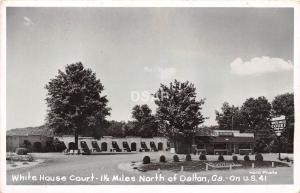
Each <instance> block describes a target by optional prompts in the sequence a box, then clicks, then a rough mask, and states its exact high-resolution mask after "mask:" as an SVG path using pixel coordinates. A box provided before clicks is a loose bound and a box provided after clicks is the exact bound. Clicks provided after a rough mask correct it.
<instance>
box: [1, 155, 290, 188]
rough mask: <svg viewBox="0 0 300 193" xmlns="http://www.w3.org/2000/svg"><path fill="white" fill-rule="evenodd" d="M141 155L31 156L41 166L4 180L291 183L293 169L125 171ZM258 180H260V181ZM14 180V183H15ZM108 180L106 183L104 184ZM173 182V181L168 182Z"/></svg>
mask: <svg viewBox="0 0 300 193" xmlns="http://www.w3.org/2000/svg"><path fill="white" fill-rule="evenodd" d="M147 154H148V153H147ZM161 154H162V153H150V156H151V158H152V159H156V160H158V158H159V156H160V155H161ZM164 154H165V155H166V156H167V159H171V157H172V155H170V154H166V153H164ZM144 155H145V154H144V153H137V154H130V155H129V154H124V155H119V154H116V155H63V154H60V153H41V154H33V156H34V157H36V158H38V159H44V160H45V162H43V163H41V164H38V165H36V166H32V167H27V168H19V169H13V170H8V171H7V178H6V179H7V184H8V185H19V184H20V185H29V184H30V185H41V184H48V185H49V184H53V185H67V184H72V185H77V184H78V185H79V184H80V185H99V184H102V185H105V184H107V185H111V184H123V185H124V184H203V185H209V184H291V183H293V167H282V168H274V169H273V168H271V169H260V170H255V169H254V170H243V169H238V170H231V171H228V170H227V171H205V172H198V173H193V172H184V171H183V172H178V173H174V172H170V171H160V172H159V173H158V172H157V171H149V172H139V171H137V170H133V169H131V168H130V167H129V166H130V163H131V161H141V160H142V158H143V156H144ZM182 157H183V156H182ZM194 159H196V157H195V158H194ZM267 173H268V174H267ZM275 173H276V174H275ZM20 176H22V178H20ZM29 176H30V177H29ZM251 176H255V177H254V178H255V179H254V180H253V181H251V180H246V177H247V178H249V179H250V178H251ZM260 176H263V177H261V179H260ZM13 178H14V180H13ZM17 178H18V180H16V179H17ZM108 179H109V181H107V180H108ZM174 179H175V181H172V180H174Z"/></svg>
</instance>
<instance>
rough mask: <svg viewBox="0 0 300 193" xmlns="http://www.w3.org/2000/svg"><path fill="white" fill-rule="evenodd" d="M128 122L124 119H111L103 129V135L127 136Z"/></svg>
mask: <svg viewBox="0 0 300 193" xmlns="http://www.w3.org/2000/svg"><path fill="white" fill-rule="evenodd" d="M125 127H126V123H125V122H123V121H114V120H112V121H109V124H108V126H107V127H106V128H104V129H103V135H106V136H113V137H125Z"/></svg>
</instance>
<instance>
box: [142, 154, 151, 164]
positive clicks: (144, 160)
mask: <svg viewBox="0 0 300 193" xmlns="http://www.w3.org/2000/svg"><path fill="white" fill-rule="evenodd" d="M143 164H150V157H149V156H145V157H144V158H143Z"/></svg>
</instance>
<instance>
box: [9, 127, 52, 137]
mask: <svg viewBox="0 0 300 193" xmlns="http://www.w3.org/2000/svg"><path fill="white" fill-rule="evenodd" d="M28 135H40V136H47V137H52V136H53V132H52V130H50V129H49V128H48V127H46V126H45V125H42V126H39V127H26V128H17V129H10V130H7V131H6V136H28Z"/></svg>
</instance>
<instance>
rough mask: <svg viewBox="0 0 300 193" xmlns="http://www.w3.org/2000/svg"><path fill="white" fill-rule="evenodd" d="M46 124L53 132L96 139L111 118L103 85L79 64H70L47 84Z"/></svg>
mask: <svg viewBox="0 0 300 193" xmlns="http://www.w3.org/2000/svg"><path fill="white" fill-rule="evenodd" d="M46 89H47V91H48V93H47V97H46V102H47V106H48V114H47V118H46V120H47V124H48V126H49V127H50V128H53V129H54V131H55V133H60V134H74V135H75V143H76V144H78V134H81V135H86V136H95V137H99V136H100V135H101V127H103V125H104V124H106V117H107V116H108V115H110V113H109V112H110V108H108V107H107V103H108V100H107V97H106V95H103V94H102V92H103V90H104V87H103V85H102V84H101V82H100V80H99V79H97V78H96V74H95V73H93V72H92V70H91V69H85V68H84V67H83V65H82V63H81V62H79V63H75V64H70V65H67V66H66V67H65V71H64V72H63V71H61V70H59V71H58V75H57V76H55V78H53V79H51V80H50V82H49V83H48V84H47V85H46Z"/></svg>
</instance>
